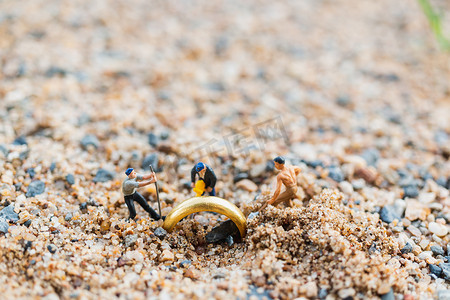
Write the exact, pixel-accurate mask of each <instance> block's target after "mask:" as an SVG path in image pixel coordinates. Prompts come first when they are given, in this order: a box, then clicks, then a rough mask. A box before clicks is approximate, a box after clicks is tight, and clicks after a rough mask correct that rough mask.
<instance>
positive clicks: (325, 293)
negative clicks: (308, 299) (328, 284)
mask: <svg viewBox="0 0 450 300" xmlns="http://www.w3.org/2000/svg"><path fill="white" fill-rule="evenodd" d="M327 296H328V290H327V289H324V288H322V289H320V290H319V295H318V297H319V299H325V298H326V297H327Z"/></svg>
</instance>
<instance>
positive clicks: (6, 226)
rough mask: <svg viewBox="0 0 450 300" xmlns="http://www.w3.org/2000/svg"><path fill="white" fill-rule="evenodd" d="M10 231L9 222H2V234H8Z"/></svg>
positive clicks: (0, 222)
mask: <svg viewBox="0 0 450 300" xmlns="http://www.w3.org/2000/svg"><path fill="white" fill-rule="evenodd" d="M8 229H9V224H8V222H6V221H4V220H0V232H3V233H7V232H8Z"/></svg>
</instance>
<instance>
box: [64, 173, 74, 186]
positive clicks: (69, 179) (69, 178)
mask: <svg viewBox="0 0 450 300" xmlns="http://www.w3.org/2000/svg"><path fill="white" fill-rule="evenodd" d="M66 181H67V183H68V184H70V185H73V184H75V177H73V174H67V175H66Z"/></svg>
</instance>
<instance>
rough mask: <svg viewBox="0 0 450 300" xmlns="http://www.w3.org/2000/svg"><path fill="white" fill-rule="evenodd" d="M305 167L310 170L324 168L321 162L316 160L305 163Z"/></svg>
mask: <svg viewBox="0 0 450 300" xmlns="http://www.w3.org/2000/svg"><path fill="white" fill-rule="evenodd" d="M305 163H306V165H307V166H308V167H311V168H314V169H315V168H317V167H322V168H323V167H324V164H323V161H321V160H319V159H316V160H311V161H305Z"/></svg>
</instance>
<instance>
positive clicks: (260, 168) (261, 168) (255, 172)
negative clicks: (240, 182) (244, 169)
mask: <svg viewBox="0 0 450 300" xmlns="http://www.w3.org/2000/svg"><path fill="white" fill-rule="evenodd" d="M264 172H266V163H262V164H257V165H254V166H252V168H251V169H250V177H251V178H256V177H260V176H262V175H263V174H264Z"/></svg>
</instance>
